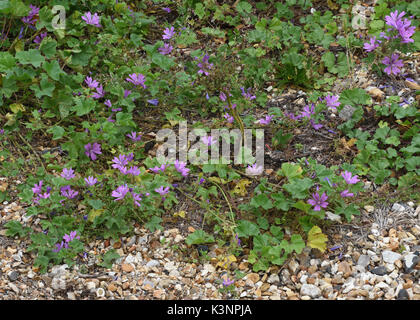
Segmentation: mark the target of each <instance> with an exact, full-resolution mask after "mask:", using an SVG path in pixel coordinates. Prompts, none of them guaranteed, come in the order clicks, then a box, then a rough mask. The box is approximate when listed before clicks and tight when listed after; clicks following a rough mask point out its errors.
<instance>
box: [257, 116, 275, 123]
mask: <svg viewBox="0 0 420 320" xmlns="http://www.w3.org/2000/svg"><path fill="white" fill-rule="evenodd" d="M273 118H274V116H265V118H262V119H260V120H258V123H259V124H263V125H267V124H269V123H270V122H271V119H273Z"/></svg>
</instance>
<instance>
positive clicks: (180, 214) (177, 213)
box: [174, 210, 186, 218]
mask: <svg viewBox="0 0 420 320" xmlns="http://www.w3.org/2000/svg"><path fill="white" fill-rule="evenodd" d="M185 214H186V212H185V211H184V210H181V211H178V212H175V213H174V217H181V218H185Z"/></svg>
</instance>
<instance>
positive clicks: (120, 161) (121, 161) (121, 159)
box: [112, 154, 128, 169]
mask: <svg viewBox="0 0 420 320" xmlns="http://www.w3.org/2000/svg"><path fill="white" fill-rule="evenodd" d="M112 162H113V165H112V167H113V168H114V169H119V168H121V167H124V166H126V165H127V164H128V159H127V156H126V155H125V154H120V155H119V156H118V158H117V157H114V159H112Z"/></svg>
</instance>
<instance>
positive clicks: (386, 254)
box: [382, 250, 401, 263]
mask: <svg viewBox="0 0 420 320" xmlns="http://www.w3.org/2000/svg"><path fill="white" fill-rule="evenodd" d="M382 259H383V260H384V261H385V262H387V263H394V262H395V261H396V260H399V259H401V255H400V254H399V253H396V252H393V251H390V250H385V251H383V252H382Z"/></svg>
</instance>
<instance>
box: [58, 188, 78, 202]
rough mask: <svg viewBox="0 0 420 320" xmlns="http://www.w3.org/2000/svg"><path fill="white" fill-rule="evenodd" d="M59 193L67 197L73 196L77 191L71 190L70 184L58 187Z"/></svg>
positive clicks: (71, 197)
mask: <svg viewBox="0 0 420 320" xmlns="http://www.w3.org/2000/svg"><path fill="white" fill-rule="evenodd" d="M60 192H61V195H62V196H63V197H66V198H67V199H73V198H75V197H76V196H77V195H78V194H79V192H77V191H75V190H72V189H71V187H70V186H65V187H62V188H61V189H60Z"/></svg>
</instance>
